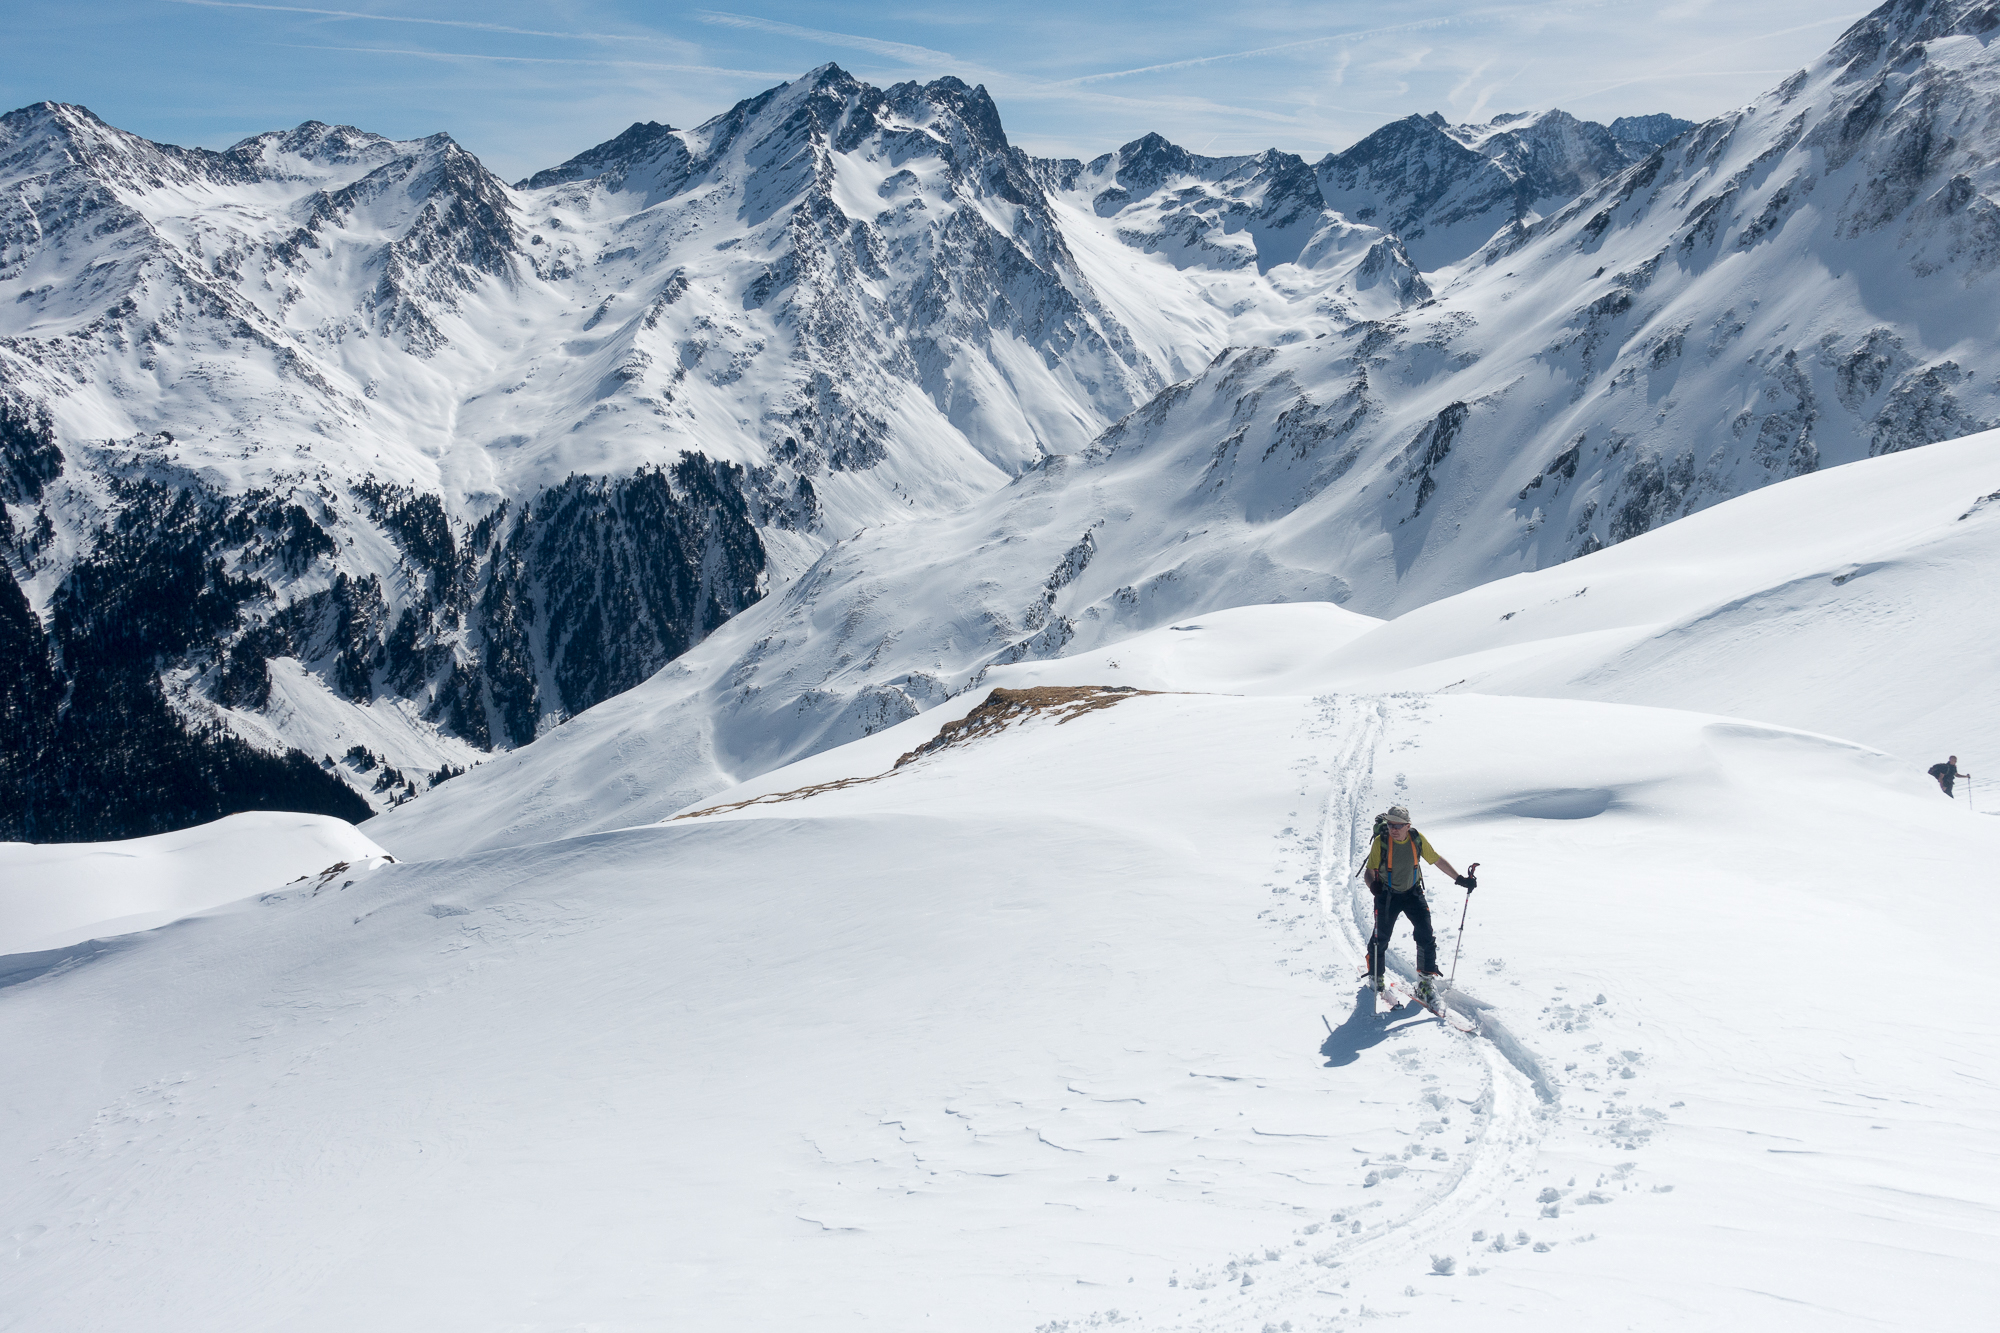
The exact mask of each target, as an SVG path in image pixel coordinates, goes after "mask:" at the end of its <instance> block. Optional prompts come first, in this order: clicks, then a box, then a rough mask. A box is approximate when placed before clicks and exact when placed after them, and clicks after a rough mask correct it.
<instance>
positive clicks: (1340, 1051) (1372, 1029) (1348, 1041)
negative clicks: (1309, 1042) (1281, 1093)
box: [1319, 981, 1392, 1069]
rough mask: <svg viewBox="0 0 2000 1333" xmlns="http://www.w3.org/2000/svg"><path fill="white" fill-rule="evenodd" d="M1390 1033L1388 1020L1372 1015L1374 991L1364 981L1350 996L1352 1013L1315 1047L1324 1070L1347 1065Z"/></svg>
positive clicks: (1373, 1013) (1373, 1011) (1387, 1018)
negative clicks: (1352, 998) (1324, 1058)
mask: <svg viewBox="0 0 2000 1333" xmlns="http://www.w3.org/2000/svg"><path fill="white" fill-rule="evenodd" d="M1391 1030H1392V1029H1391V1026H1390V1019H1389V1017H1387V1016H1378V1015H1377V1014H1376V1012H1375V988H1374V987H1373V986H1370V985H1369V984H1368V983H1367V982H1365V981H1364V982H1363V983H1361V989H1360V991H1359V992H1358V993H1357V994H1356V995H1355V997H1354V1012H1353V1013H1351V1014H1349V1015H1348V1016H1347V1020H1346V1021H1345V1022H1343V1023H1342V1024H1341V1025H1340V1026H1339V1027H1337V1028H1335V1029H1333V1031H1331V1032H1329V1033H1327V1034H1326V1040H1325V1041H1323V1042H1321V1043H1320V1045H1319V1053H1320V1054H1321V1055H1323V1056H1325V1057H1326V1067H1327V1068H1328V1069H1338V1068H1340V1067H1341V1066H1342V1065H1351V1064H1353V1063H1354V1062H1355V1061H1356V1060H1359V1059H1360V1058H1361V1053H1362V1052H1363V1051H1365V1050H1367V1049H1368V1048H1369V1047H1370V1046H1373V1045H1375V1044H1376V1043H1377V1042H1379V1041H1381V1040H1383V1039H1384V1038H1385V1037H1387V1036H1388V1035H1389V1033H1390V1031H1391Z"/></svg>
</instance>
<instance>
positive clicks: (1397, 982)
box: [1361, 967, 1479, 1036]
mask: <svg viewBox="0 0 2000 1333" xmlns="http://www.w3.org/2000/svg"><path fill="white" fill-rule="evenodd" d="M1361 976H1362V978H1363V979H1364V980H1365V979H1366V978H1367V976H1368V969H1367V968H1365V967H1364V968H1362V969H1361ZM1412 1004H1414V1005H1418V1006H1420V1007H1421V1008H1423V1009H1426V1010H1428V1011H1429V1012H1430V1013H1431V1015H1432V1016H1433V1017H1435V1018H1436V1019H1437V1020H1438V1021H1439V1022H1441V1023H1443V1024H1444V1025H1445V1026H1446V1027H1448V1028H1450V1029H1451V1030H1452V1031H1454V1032H1463V1033H1465V1034H1466V1035H1468V1036H1472V1035H1476V1034H1477V1033H1478V1031H1479V1026H1478V1024H1476V1023H1474V1022H1473V1021H1472V1020H1471V1019H1469V1018H1467V1017H1466V1016H1465V1015H1463V1014H1461V1013H1459V1012H1458V1011H1457V1010H1455V1009H1450V1008H1447V1007H1446V1006H1445V1003H1444V1001H1443V1000H1442V999H1438V998H1435V997H1434V998H1432V999H1430V1000H1425V999H1424V998H1423V997H1422V996H1420V995H1418V994H1417V993H1416V990H1415V988H1413V987H1412V986H1411V985H1410V984H1409V983H1408V982H1406V981H1404V980H1402V979H1401V978H1400V977H1397V978H1391V979H1389V980H1388V982H1387V984H1386V985H1385V986H1384V987H1383V988H1382V989H1381V990H1379V991H1377V992H1376V993H1375V1014H1376V1016H1377V1017H1379V1018H1387V1017H1388V1016H1389V1015H1391V1014H1394V1013H1396V1012H1398V1011H1399V1010H1401V1009H1402V1008H1404V1007H1405V1006H1406V1005H1412Z"/></svg>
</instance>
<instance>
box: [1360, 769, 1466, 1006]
mask: <svg viewBox="0 0 2000 1333" xmlns="http://www.w3.org/2000/svg"><path fill="white" fill-rule="evenodd" d="M1375 828H1376V834H1375V839H1374V841H1372V842H1371V843H1369V845H1368V864H1367V867H1366V868H1365V869H1364V870H1363V871H1362V876H1361V877H1362V880H1363V881H1364V882H1365V883H1366V884H1367V885H1368V887H1369V889H1371V890H1372V891H1373V892H1374V894H1375V933H1374V934H1373V935H1371V936H1369V938H1368V975H1369V977H1370V978H1371V979H1372V980H1373V982H1374V986H1375V989H1376V990H1377V991H1380V990H1381V989H1382V985H1383V978H1382V968H1383V957H1384V955H1386V954H1387V953H1388V951H1389V938H1390V936H1392V935H1393V934H1395V931H1396V918H1397V917H1398V916H1407V917H1408V918H1410V929H1411V930H1412V931H1413V932H1414V933H1415V934H1416V937H1417V975H1418V981H1417V993H1418V995H1420V996H1421V997H1423V998H1424V999H1426V1000H1428V999H1430V998H1431V997H1432V996H1433V995H1434V994H1435V993H1436V990H1437V988H1436V985H1435V978H1437V977H1438V976H1440V975H1442V974H1441V973H1440V972H1439V971H1438V965H1437V936H1436V935H1434V934H1432V933H1431V908H1430V904H1429V903H1428V902H1426V901H1425V899H1424V871H1423V866H1422V864H1421V863H1422V862H1424V861H1429V862H1430V863H1431V864H1432V865H1434V866H1436V867H1437V868H1438V869H1439V870H1442V871H1443V872H1444V873H1445V874H1447V875H1450V876H1451V878H1452V882H1453V883H1455V884H1457V885H1458V886H1459V887H1460V888H1463V889H1464V890H1466V891H1467V892H1468V893H1469V892H1471V891H1472V890H1473V889H1476V888H1478V887H1479V880H1478V879H1477V877H1476V876H1477V873H1478V870H1479V863H1478V862H1477V861H1474V862H1473V863H1472V864H1471V865H1470V866H1469V867H1467V870H1466V873H1465V874H1463V875H1461V874H1459V873H1458V872H1457V871H1456V870H1454V869H1452V865H1451V862H1449V861H1447V860H1445V859H1444V858H1443V857H1442V856H1439V855H1438V852H1437V848H1435V847H1433V846H1431V842H1430V839H1429V838H1426V837H1425V836H1424V835H1423V834H1421V833H1419V832H1417V831H1416V830H1415V829H1413V828H1411V827H1410V811H1409V807H1408V806H1402V805H1392V806H1390V807H1389V810H1388V813H1386V814H1384V815H1382V816H1381V817H1380V818H1379V819H1377V820H1376V821H1375Z"/></svg>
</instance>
